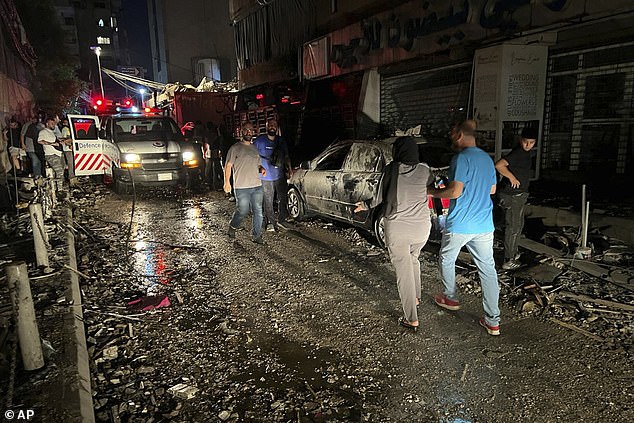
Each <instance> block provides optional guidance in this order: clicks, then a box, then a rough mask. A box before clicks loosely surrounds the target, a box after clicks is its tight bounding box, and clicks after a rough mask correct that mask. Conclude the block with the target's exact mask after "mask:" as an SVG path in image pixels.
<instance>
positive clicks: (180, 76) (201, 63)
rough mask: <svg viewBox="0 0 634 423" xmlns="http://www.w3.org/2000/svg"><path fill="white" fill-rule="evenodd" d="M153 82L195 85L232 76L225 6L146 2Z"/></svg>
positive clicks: (193, 0)
mask: <svg viewBox="0 0 634 423" xmlns="http://www.w3.org/2000/svg"><path fill="white" fill-rule="evenodd" d="M147 8H148V15H149V24H150V25H149V26H150V42H151V46H152V60H153V71H154V75H155V80H156V81H158V82H163V83H168V82H170V83H174V82H180V83H183V84H192V85H198V84H199V83H200V81H201V80H202V79H203V77H205V78H207V80H215V81H223V82H226V81H230V80H232V79H234V78H235V76H236V59H235V47H234V44H233V42H232V40H233V36H232V35H233V33H232V30H231V27H230V25H229V12H228V4H227V2H226V1H222V0H213V1H205V0H182V1H169V0H147Z"/></svg>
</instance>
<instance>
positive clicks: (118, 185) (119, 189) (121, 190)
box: [114, 178, 129, 195]
mask: <svg viewBox="0 0 634 423" xmlns="http://www.w3.org/2000/svg"><path fill="white" fill-rule="evenodd" d="M114 192H116V193H117V194H119V195H127V194H128V193H129V186H128V184H126V183H125V182H122V181H120V180H119V179H116V178H115V180H114Z"/></svg>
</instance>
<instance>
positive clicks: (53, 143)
mask: <svg viewBox="0 0 634 423" xmlns="http://www.w3.org/2000/svg"><path fill="white" fill-rule="evenodd" d="M55 127H56V123H55V118H54V117H48V118H46V125H45V127H44V129H42V130H41V131H40V133H39V134H38V137H37V142H38V143H39V144H41V145H42V146H43V148H44V158H45V160H46V163H48V165H49V166H50V167H51V168H52V169H53V173H54V178H55V185H56V187H57V191H58V192H61V189H62V181H63V178H64V162H63V160H64V159H63V157H62V147H61V143H60V142H59V141H58V140H57V137H56V136H55Z"/></svg>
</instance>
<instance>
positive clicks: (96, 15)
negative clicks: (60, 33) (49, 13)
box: [54, 0, 130, 98]
mask: <svg viewBox="0 0 634 423" xmlns="http://www.w3.org/2000/svg"><path fill="white" fill-rule="evenodd" d="M54 4H55V9H56V11H57V19H58V20H59V21H60V23H61V24H62V28H63V30H64V34H65V37H64V48H66V49H67V51H69V52H71V54H72V55H73V56H75V57H77V59H78V61H79V63H80V64H81V68H80V69H79V76H80V78H81V79H83V80H85V81H89V82H90V85H91V87H92V89H93V91H94V92H95V93H99V92H100V85H101V81H100V79H99V66H98V62H97V57H96V54H95V48H97V47H99V48H100V58H99V59H100V61H101V67H102V68H106V69H113V70H117V68H118V67H121V66H129V65H130V55H129V52H128V51H127V49H126V47H125V33H124V31H121V28H120V26H119V18H120V15H121V0H55V1H54ZM102 80H103V84H104V91H105V94H106V97H107V98H113V97H122V96H124V95H125V92H124V90H123V88H122V87H120V86H119V85H117V84H115V83H114V82H113V81H111V80H110V79H109V78H107V77H106V76H105V75H103V74H102Z"/></svg>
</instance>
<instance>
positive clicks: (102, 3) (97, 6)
mask: <svg viewBox="0 0 634 423" xmlns="http://www.w3.org/2000/svg"><path fill="white" fill-rule="evenodd" d="M105 8H106V2H105V1H96V2H95V9H105Z"/></svg>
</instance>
